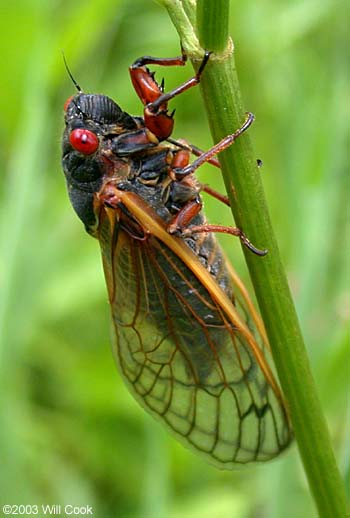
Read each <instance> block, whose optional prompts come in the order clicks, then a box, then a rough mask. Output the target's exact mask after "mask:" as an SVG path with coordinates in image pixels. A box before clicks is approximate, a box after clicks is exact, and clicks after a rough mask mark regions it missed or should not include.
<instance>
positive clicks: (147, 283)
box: [100, 230, 291, 469]
mask: <svg viewBox="0 0 350 518" xmlns="http://www.w3.org/2000/svg"><path fill="white" fill-rule="evenodd" d="M100 243H101V247H102V253H103V258H104V268H105V273H106V280H107V285H108V286H109V293H110V303H111V309H112V318H113V324H114V330H115V337H116V340H115V345H114V349H115V350H114V352H115V357H116V360H117V364H118V366H119V369H120V371H121V373H122V375H123V377H124V379H125V380H126V382H127V384H128V386H129V389H130V391H131V392H132V394H133V395H134V396H135V398H136V399H137V400H138V401H139V402H140V404H141V405H142V406H143V407H144V408H145V409H146V410H147V411H148V412H150V413H151V414H152V415H153V416H154V417H156V418H157V419H159V420H161V421H162V422H163V423H164V424H165V425H166V426H167V428H168V429H169V430H170V431H171V432H172V433H173V434H175V435H176V437H177V438H178V439H179V440H180V441H181V442H182V443H183V444H184V445H185V446H188V447H191V448H193V449H195V450H196V452H197V453H199V454H201V455H202V456H204V457H205V458H206V459H207V460H208V461H210V462H212V463H214V464H216V466H218V467H220V468H225V469H230V468H232V467H234V464H235V463H247V462H252V461H265V460H268V459H270V458H272V457H274V456H276V455H278V454H279V452H281V451H282V450H283V449H284V448H285V447H286V446H287V445H288V444H289V442H290V440H291V431H290V427H289V423H288V418H287V414H286V411H285V408H284V406H283V402H282V400H281V397H280V394H279V393H276V390H275V389H274V387H273V386H271V384H270V383H269V381H268V380H267V379H266V375H265V374H264V372H263V371H262V369H261V368H260V366H259V363H258V362H257V361H256V358H255V355H254V353H253V351H252V349H251V346H250V345H249V343H248V342H247V339H246V337H245V334H244V333H243V332H242V331H241V330H240V328H239V326H237V324H236V323H235V322H232V321H231V320H230V319H229V318H228V317H227V316H226V315H225V313H224V311H223V309H222V308H221V306H220V304H219V303H217V302H215V301H214V300H213V299H212V297H211V296H210V294H209V291H208V290H207V288H206V286H204V285H203V283H201V282H199V281H198V279H197V277H196V275H195V273H194V272H195V265H194V268H193V271H192V270H191V269H190V268H188V266H186V265H185V264H184V263H183V261H182V260H181V259H179V258H178V257H177V256H176V255H175V254H174V253H173V252H172V251H171V250H170V249H169V248H168V247H166V246H165V245H164V244H163V243H162V242H161V241H159V240H158V239H157V238H155V237H149V238H148V239H146V240H144V241H142V240H136V239H133V238H131V237H130V236H129V235H128V234H127V233H126V232H124V231H123V230H119V231H118V232H117V234H115V235H114V238H113V240H112V239H111V235H110V234H109V235H108V231H107V230H106V231H105V234H104V235H101V236H100ZM213 282H215V281H214V279H213ZM236 289H237V288H236ZM242 311H243V314H246V312H247V311H248V310H247V309H246V308H244V307H243V308H242Z"/></svg>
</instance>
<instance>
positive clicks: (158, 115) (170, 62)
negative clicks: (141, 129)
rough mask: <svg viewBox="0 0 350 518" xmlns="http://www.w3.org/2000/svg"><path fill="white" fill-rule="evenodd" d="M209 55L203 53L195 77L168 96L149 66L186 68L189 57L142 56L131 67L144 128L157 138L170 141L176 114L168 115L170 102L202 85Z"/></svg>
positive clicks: (183, 55)
mask: <svg viewBox="0 0 350 518" xmlns="http://www.w3.org/2000/svg"><path fill="white" fill-rule="evenodd" d="M209 56H210V52H206V53H205V54H204V58H203V61H202V63H201V65H200V67H199V69H198V72H197V73H196V75H195V76H194V77H192V78H191V79H188V81H185V83H183V84H182V85H180V86H178V87H177V88H174V89H173V90H170V92H167V93H164V84H163V81H162V82H161V84H160V85H159V84H158V83H157V81H156V80H155V79H154V73H152V72H150V71H149V70H148V68H147V67H146V65H161V66H183V65H185V63H186V61H187V56H186V55H185V54H184V53H183V54H182V56H178V57H175V58H154V57H151V56H143V57H141V58H139V59H137V60H136V61H135V62H134V63H133V64H132V65H131V67H130V68H129V71H130V76H131V81H132V83H133V85H134V88H135V90H136V93H137V95H138V96H139V98H140V99H141V101H142V103H143V104H144V106H145V109H144V120H145V125H146V127H147V128H148V129H149V130H150V131H151V132H152V133H153V134H154V135H156V137H157V138H158V139H160V140H165V139H167V138H168V137H169V136H170V135H171V133H172V131H173V127H174V120H173V114H174V112H172V113H170V114H169V113H168V102H169V101H170V99H173V98H174V97H176V96H177V95H180V94H181V93H182V92H185V91H186V90H188V89H189V88H192V87H193V86H196V85H197V84H198V83H199V81H200V77H201V75H202V72H203V70H204V68H205V65H206V64H207V62H208V59H209Z"/></svg>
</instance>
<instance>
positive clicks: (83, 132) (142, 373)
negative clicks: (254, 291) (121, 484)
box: [63, 53, 292, 469]
mask: <svg viewBox="0 0 350 518" xmlns="http://www.w3.org/2000/svg"><path fill="white" fill-rule="evenodd" d="M208 57H209V54H208V53H206V55H205V57H204V59H203V62H202V64H201V66H200V68H199V70H198V72H197V74H196V75H195V76H194V77H192V78H191V79H190V80H188V81H186V82H185V83H184V84H182V85H180V86H179V87H178V88H175V89H174V90H172V91H170V92H168V93H165V92H164V87H163V83H162V84H160V85H159V84H158V83H157V81H156V80H155V77H154V73H152V72H150V70H149V69H148V67H147V65H152V64H157V65H163V66H167V65H170V66H172V65H179V66H181V65H183V64H184V63H185V61H186V57H185V56H180V57H176V58H169V59H160V58H153V57H149V56H146V57H142V58H139V59H137V60H136V61H135V63H134V64H133V65H132V66H131V67H130V74H131V79H132V83H133V85H134V88H135V90H136V92H137V94H138V96H139V97H140V99H141V101H142V103H143V105H144V115H143V117H135V116H131V115H129V114H128V113H126V112H125V111H123V110H122V109H121V108H120V107H119V106H118V104H116V103H115V102H114V101H113V100H112V99H110V98H109V97H107V96H105V95H100V94H98V95H97V94H85V93H83V91H82V90H81V88H80V87H79V85H78V84H77V83H76V82H75V81H74V78H73V77H72V75H71V74H70V72H69V71H68V72H69V74H70V76H71V78H72V80H73V82H74V84H75V86H76V88H77V90H78V93H77V94H76V95H75V96H72V97H70V98H69V99H68V100H67V102H66V104H65V126H66V127H65V130H64V135H63V169H64V174H65V176H66V180H67V186H68V193H69V197H70V200H71V203H72V205H73V208H74V210H75V212H76V213H77V215H78V216H79V218H80V219H81V220H82V222H83V223H84V225H85V228H86V230H87V232H88V233H89V234H91V235H92V236H93V237H95V238H97V239H98V240H99V243H100V246H101V252H102V259H103V267H104V273H105V278H106V284H107V288H108V295H109V303H110V307H111V313H112V322H113V330H114V340H113V342H114V343H113V351H114V356H115V359H116V363H117V365H118V367H119V370H120V373H121V375H122V377H123V378H124V380H125V382H126V384H127V386H128V387H129V390H130V392H131V393H132V395H133V396H134V397H135V399H136V400H137V401H138V402H139V403H140V404H141V405H142V406H143V407H144V409H145V410H147V411H148V412H149V413H150V414H152V416H153V417H155V418H156V419H157V420H159V421H161V422H162V423H163V424H164V425H165V427H166V428H167V429H168V430H169V431H170V432H171V433H172V434H174V435H175V436H176V438H177V439H178V440H179V441H180V442H181V443H182V444H183V445H185V446H187V447H189V448H191V449H192V450H194V451H195V452H196V453H198V454H199V455H201V456H202V457H203V458H205V459H206V460H207V461H209V462H211V463H213V464H214V465H216V466H217V467H219V468H223V469H232V468H233V467H234V466H235V465H237V464H245V463H249V462H254V461H266V460H269V459H272V458H273V457H275V456H277V455H278V454H279V453H280V452H281V451H283V450H284V449H285V448H286V447H287V446H288V444H289V443H290V441H291V438H292V432H291V427H290V422H289V418H288V412H287V409H286V406H285V403H284V400H283V397H282V394H281V391H280V388H279V386H278V384H277V382H276V379H275V376H274V374H273V372H272V370H271V368H270V367H269V364H268V363H267V360H266V354H267V353H268V345H267V341H266V337H265V333H264V328H263V324H262V322H261V320H260V318H259V317H258V315H257V313H256V311H255V309H254V307H253V304H252V302H251V300H250V298H249V295H248V294H247V291H246V289H245V288H244V286H243V284H242V283H241V281H240V280H239V278H238V277H237V275H236V274H235V272H234V270H233V268H232V267H231V265H230V264H229V263H228V261H227V259H226V258H225V255H224V254H223V252H222V250H221V249H220V246H219V245H218V242H217V240H216V238H215V235H214V232H228V233H231V234H233V235H237V236H239V237H240V239H241V241H242V242H243V244H245V245H246V246H248V247H249V248H250V249H251V250H252V251H253V252H255V253H257V254H259V255H263V254H264V253H265V252H263V251H259V250H258V249H256V248H255V247H254V246H253V245H252V244H251V243H250V241H249V240H248V239H247V237H246V236H245V234H244V233H243V232H242V231H241V230H240V229H238V228H235V227H223V226H220V225H210V224H208V223H207V222H206V219H205V216H204V213H203V210H202V199H201V191H203V190H204V191H207V192H208V193H209V194H213V195H214V196H215V197H217V198H218V199H219V200H221V201H224V202H227V200H226V199H225V198H224V196H222V195H220V194H219V193H215V191H213V190H212V189H211V188H209V187H206V186H204V185H201V183H200V182H199V181H198V180H197V179H196V177H195V174H194V172H195V170H196V169H197V168H198V167H199V166H200V165H201V164H202V163H204V162H208V161H210V162H212V163H214V165H217V163H216V159H215V156H214V155H215V154H216V153H218V152H220V151H222V150H223V149H225V148H226V147H227V146H228V145H230V144H232V142H234V140H235V139H236V138H238V137H239V135H241V133H242V132H243V131H245V130H246V129H247V128H248V126H249V125H250V124H251V122H252V121H253V116H252V114H248V116H247V118H246V120H245V121H244V124H243V125H242V127H241V128H239V129H238V130H237V131H236V132H235V133H233V134H232V135H230V136H229V137H227V138H226V139H224V140H223V141H221V142H219V144H217V145H216V146H214V147H213V148H212V149H211V150H209V151H207V152H205V153H204V152H201V151H200V150H198V149H197V148H194V147H191V146H190V145H188V144H186V142H184V141H182V140H181V141H177V140H173V139H172V138H171V137H170V135H171V133H172V130H173V124H174V119H173V113H169V112H168V107H167V105H168V101H169V100H170V99H172V98H173V97H175V96H176V95H178V94H180V93H181V92H183V91H184V90H186V89H188V88H190V87H192V86H194V85H196V84H198V82H199V81H200V77H201V74H202V73H203V70H204V68H205V64H206V62H207V60H208ZM191 151H192V152H193V153H194V154H196V155H197V158H196V159H195V160H194V161H193V162H192V163H190V152H191ZM259 260H260V259H259Z"/></svg>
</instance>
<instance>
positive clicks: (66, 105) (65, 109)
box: [63, 95, 74, 112]
mask: <svg viewBox="0 0 350 518" xmlns="http://www.w3.org/2000/svg"><path fill="white" fill-rule="evenodd" d="M73 97H74V95H71V96H70V97H68V99H67V100H66V102H65V103H64V105H63V109H64V111H65V112H66V111H67V108H68V106H69V103H70V102H71V100H72V99H73Z"/></svg>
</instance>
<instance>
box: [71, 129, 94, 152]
mask: <svg viewBox="0 0 350 518" xmlns="http://www.w3.org/2000/svg"><path fill="white" fill-rule="evenodd" d="M69 142H70V143H71V144H72V146H73V147H74V149H76V150H77V151H79V152H80V153H83V154H84V155H92V153H95V151H96V150H97V148H98V145H99V140H98V138H97V135H95V133H93V132H92V131H89V130H87V129H82V128H77V129H75V130H73V131H72V132H71V134H70V135H69Z"/></svg>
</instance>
